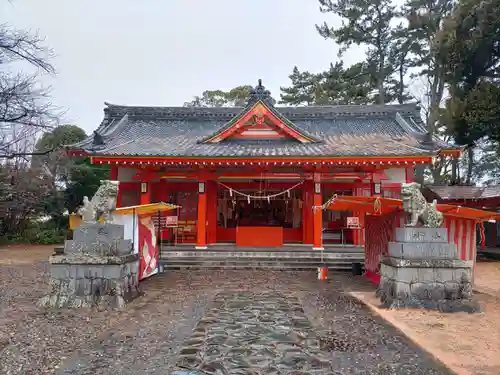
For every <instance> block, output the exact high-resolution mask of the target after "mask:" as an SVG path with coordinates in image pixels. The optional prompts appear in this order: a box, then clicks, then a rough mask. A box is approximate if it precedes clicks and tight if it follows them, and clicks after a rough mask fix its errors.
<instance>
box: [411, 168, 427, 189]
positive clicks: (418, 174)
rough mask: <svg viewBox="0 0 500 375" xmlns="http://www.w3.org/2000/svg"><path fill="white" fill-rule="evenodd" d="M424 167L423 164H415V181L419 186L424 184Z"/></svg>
mask: <svg viewBox="0 0 500 375" xmlns="http://www.w3.org/2000/svg"><path fill="white" fill-rule="evenodd" d="M426 167H427V166H426V165H425V164H417V165H416V166H415V177H414V178H415V182H418V183H419V184H420V185H421V186H423V185H424V172H425V168H426Z"/></svg>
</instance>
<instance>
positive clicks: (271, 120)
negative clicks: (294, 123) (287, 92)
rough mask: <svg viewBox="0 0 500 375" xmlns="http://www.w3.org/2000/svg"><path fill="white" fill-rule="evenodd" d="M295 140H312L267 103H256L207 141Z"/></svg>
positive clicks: (305, 141) (306, 141) (302, 141)
mask: <svg viewBox="0 0 500 375" xmlns="http://www.w3.org/2000/svg"><path fill="white" fill-rule="evenodd" d="M285 137H288V138H293V139H295V140H297V141H299V142H301V143H310V142H312V139H310V138H309V137H307V136H305V135H303V134H301V133H300V132H299V131H297V130H295V129H293V128H292V127H290V126H289V125H288V124H286V123H285V122H284V121H283V120H282V119H280V118H279V117H278V116H277V115H276V114H275V113H274V112H273V111H272V110H271V109H269V108H268V107H267V105H266V104H265V103H263V102H262V101H259V102H257V103H255V104H254V105H253V106H252V107H251V108H250V109H248V110H247V111H246V112H245V113H243V114H242V115H240V116H239V118H237V119H235V120H234V122H233V123H232V124H231V125H230V126H228V127H227V129H224V130H223V131H221V132H220V133H217V134H215V135H214V136H213V137H211V138H209V139H207V140H205V142H207V143H218V142H220V141H223V140H224V139H230V138H259V139H276V138H285Z"/></svg>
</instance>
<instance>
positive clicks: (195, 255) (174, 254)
mask: <svg viewBox="0 0 500 375" xmlns="http://www.w3.org/2000/svg"><path fill="white" fill-rule="evenodd" d="M364 256H365V255H364V253H362V252H361V253H359V252H358V253H323V254H321V252H320V251H317V252H293V253H291V252H264V251H263V252H256V251H255V252H242V251H237V252H222V251H206V250H205V251H162V252H161V253H160V257H161V258H162V259H189V258H192V259H201V260H202V259H215V258H226V259H227V258H231V259H243V258H248V259H273V260H277V259H284V260H286V259H289V260H293V259H335V260H338V259H348V260H359V259H364Z"/></svg>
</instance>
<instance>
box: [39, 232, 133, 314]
mask: <svg viewBox="0 0 500 375" xmlns="http://www.w3.org/2000/svg"><path fill="white" fill-rule="evenodd" d="M49 263H50V273H51V275H50V288H51V290H50V293H49V295H47V296H45V297H43V298H42V299H41V300H40V301H39V304H40V305H41V306H44V307H57V308H62V307H70V308H75V307H91V306H102V307H111V308H122V307H124V306H125V304H126V302H128V301H130V300H131V299H133V298H135V297H137V296H138V295H139V279H138V273H139V255H138V254H132V244H131V241H130V240H124V239H123V226H122V225H116V224H101V223H91V224H89V223H84V224H82V226H80V227H79V228H77V229H76V230H75V231H74V235H73V240H68V241H66V243H65V247H64V254H59V255H53V256H51V257H50V258H49Z"/></svg>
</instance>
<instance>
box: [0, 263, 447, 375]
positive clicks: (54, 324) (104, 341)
mask: <svg viewBox="0 0 500 375" xmlns="http://www.w3.org/2000/svg"><path fill="white" fill-rule="evenodd" d="M46 271H47V263H46V262H37V263H36V265H35V266H33V265H30V264H10V265H7V266H5V265H4V266H2V267H0V374H2V375H3V374H5V375H10V374H16V375H17V374H64V375H68V374H75V375H80V374H82V375H83V374H124V375H128V374H141V375H142V374H162V375H163V374H168V373H169V372H170V371H172V370H173V369H174V368H175V365H176V364H178V361H179V355H178V352H179V350H180V349H181V347H183V345H184V346H185V345H188V344H189V342H188V341H187V340H189V337H190V336H191V335H192V332H193V329H194V328H195V326H196V324H197V322H198V321H199V320H200V318H202V317H203V316H206V314H208V313H209V311H210V310H211V309H212V308H213V307H214V300H215V301H217V300H219V301H220V295H221V294H219V296H218V297H217V294H218V293H229V294H231V293H233V294H234V295H237V296H238V295H244V294H242V293H248V292H251V294H255V293H257V294H260V295H262V293H263V292H267V293H268V295H269V296H271V298H283V296H284V297H289V300H290V301H292V300H295V301H298V303H299V304H300V305H301V306H302V308H303V313H304V316H306V317H307V319H308V320H309V322H310V323H311V324H312V325H313V326H314V327H315V334H317V335H318V336H319V338H320V339H321V343H322V344H321V345H322V350H323V351H324V353H323V354H325V355H327V356H330V359H331V361H330V363H331V366H332V368H331V374H345V375H349V374H398V375H400V374H401V375H403V374H448V372H447V371H446V370H445V369H444V368H443V367H441V366H440V365H439V364H437V363H435V362H433V360H432V359H431V358H430V357H429V356H428V355H427V354H426V353H424V352H423V351H421V350H420V349H418V348H417V347H415V346H413V345H412V344H410V343H409V342H408V340H406V339H405V338H403V337H401V336H400V335H399V333H398V332H397V331H396V330H394V329H393V328H392V327H390V326H387V324H385V323H384V322H383V321H382V320H380V319H379V318H377V317H374V316H372V315H371V314H370V313H369V312H368V311H367V310H366V309H365V307H364V306H362V305H360V304H359V303H357V302H355V301H354V300H353V299H351V298H350V297H348V296H346V295H345V294H344V292H346V291H349V290H357V291H360V290H361V291H362V290H365V291H366V290H371V288H372V287H371V286H369V284H367V283H365V282H364V281H363V280H361V279H359V278H352V277H349V276H348V275H347V274H330V280H329V281H328V282H327V283H321V282H318V281H317V280H316V278H315V276H316V275H315V274H313V273H309V272H272V271H213V270H212V271H176V272H170V273H169V274H168V275H161V276H156V277H153V278H151V279H149V280H147V281H145V282H143V283H142V287H143V290H144V292H145V295H144V296H143V297H140V298H138V299H136V300H135V301H133V302H132V303H130V304H129V305H128V307H127V308H126V310H124V311H121V312H117V311H115V312H107V311H92V310H73V311H68V310H65V311H49V312H46V311H43V310H41V309H39V308H38V307H36V305H35V303H36V300H37V299H38V298H40V297H41V296H43V294H44V293H45V292H46V290H47V277H48V275H47V273H46ZM285 299H286V298H285ZM263 303H267V302H265V300H264V302H263ZM292 305H293V306H296V304H295V305H294V304H292ZM220 310H221V311H224V307H223V306H222V307H221V308H220ZM212 311H213V310H212ZM269 313H270V314H271V316H272V314H279V313H280V312H279V311H278V310H276V311H275V312H272V311H269ZM237 319H238V318H237V317H235V321H234V322H235V323H238V321H237ZM234 322H233V323H234ZM226 323H227V322H226ZM221 324H223V322H222V323H221ZM241 373H244V372H241ZM248 373H249V374H250V373H251V372H248ZM254 373H255V374H258V372H254ZM261 373H266V374H279V372H276V371H275V372H272V371H270V370H269V372H261ZM281 373H286V372H281ZM307 373H308V372H303V373H302V374H307ZM309 373H311V374H314V372H309ZM297 374H298V372H297Z"/></svg>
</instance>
